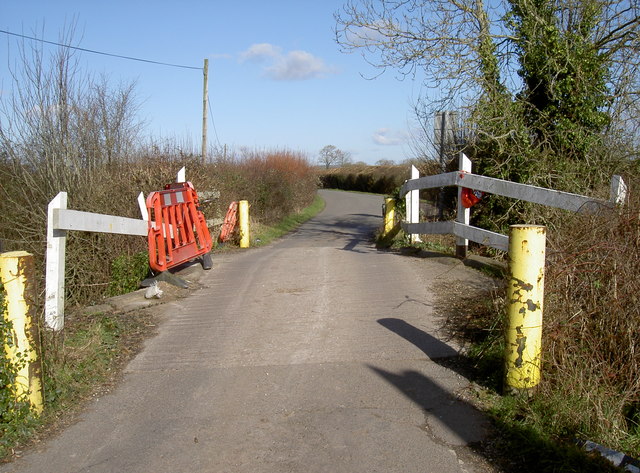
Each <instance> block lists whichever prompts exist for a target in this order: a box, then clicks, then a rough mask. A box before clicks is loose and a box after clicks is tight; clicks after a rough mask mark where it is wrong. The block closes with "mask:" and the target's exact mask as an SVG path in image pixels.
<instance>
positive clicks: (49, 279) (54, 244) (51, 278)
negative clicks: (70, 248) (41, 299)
mask: <svg viewBox="0 0 640 473" xmlns="http://www.w3.org/2000/svg"><path fill="white" fill-rule="evenodd" d="M66 208H67V193H66V192H60V193H58V195H57V196H55V197H54V198H53V200H52V201H51V202H49V206H48V207H47V259H46V283H45V284H46V289H45V294H46V296H45V306H44V320H45V323H46V325H47V327H48V328H50V329H52V330H55V331H58V330H62V329H63V328H64V271H65V253H66V248H67V232H66V230H54V223H53V222H54V216H53V214H54V209H66Z"/></svg>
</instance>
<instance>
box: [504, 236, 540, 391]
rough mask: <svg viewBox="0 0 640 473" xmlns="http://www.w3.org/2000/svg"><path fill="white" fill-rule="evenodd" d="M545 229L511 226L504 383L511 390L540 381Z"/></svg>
mask: <svg viewBox="0 0 640 473" xmlns="http://www.w3.org/2000/svg"><path fill="white" fill-rule="evenodd" d="M545 237H546V229H545V228H544V227H540V226H528V225H514V226H512V227H511V235H510V238H509V262H510V263H509V267H510V282H509V284H508V285H507V301H508V307H507V315H508V319H509V324H508V327H507V330H506V353H505V364H506V384H507V386H508V387H509V388H511V389H515V390H525V389H530V388H533V387H535V386H536V385H537V384H538V383H539V382H540V364H541V345H542V303H543V298H544V261H545Z"/></svg>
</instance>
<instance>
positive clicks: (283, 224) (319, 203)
mask: <svg viewBox="0 0 640 473" xmlns="http://www.w3.org/2000/svg"><path fill="white" fill-rule="evenodd" d="M324 206H325V203H324V200H323V199H322V197H320V196H319V195H316V197H315V199H314V200H313V202H312V203H311V205H309V206H308V207H306V208H305V209H303V210H302V211H301V212H299V213H296V214H293V215H289V216H287V217H285V218H283V219H282V220H281V221H280V222H278V223H277V224H275V225H263V224H253V227H254V229H253V231H252V236H251V245H252V246H265V245H268V244H269V243H271V242H272V241H273V240H275V239H277V238H280V237H281V236H283V235H286V234H287V233H289V232H290V231H292V230H295V229H296V228H298V227H299V226H300V225H302V224H303V223H304V222H306V221H307V220H310V219H311V218H313V217H315V216H316V215H318V214H319V213H320V212H321V211H322V210H323V209H324Z"/></svg>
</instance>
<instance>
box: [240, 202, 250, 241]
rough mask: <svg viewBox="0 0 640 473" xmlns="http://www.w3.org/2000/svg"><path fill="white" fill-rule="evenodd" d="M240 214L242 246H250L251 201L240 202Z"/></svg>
mask: <svg viewBox="0 0 640 473" xmlns="http://www.w3.org/2000/svg"><path fill="white" fill-rule="evenodd" d="M238 214H239V217H240V248H249V202H248V201H246V200H241V201H240V202H238Z"/></svg>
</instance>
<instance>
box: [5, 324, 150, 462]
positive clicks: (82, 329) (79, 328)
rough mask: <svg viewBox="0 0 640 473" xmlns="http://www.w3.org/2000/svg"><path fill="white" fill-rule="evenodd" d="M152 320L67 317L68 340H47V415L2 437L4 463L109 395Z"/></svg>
mask: <svg viewBox="0 0 640 473" xmlns="http://www.w3.org/2000/svg"><path fill="white" fill-rule="evenodd" d="M149 320H150V316H148V315H142V314H131V313H129V314H127V316H126V317H122V316H119V315H111V314H109V315H106V314H103V315H92V316H80V315H78V316H75V317H69V319H68V321H67V324H66V326H65V332H64V336H58V337H47V338H46V339H45V344H44V346H43V357H42V361H43V368H44V369H43V371H44V395H45V403H44V412H43V414H42V416H41V417H40V418H39V419H33V418H30V419H28V421H25V422H22V423H21V425H20V426H19V428H15V429H13V430H11V431H10V432H4V434H5V435H0V461H2V460H3V459H4V460H7V459H9V458H10V457H11V455H12V454H13V452H14V451H15V450H19V449H22V448H23V447H24V446H28V445H29V443H30V442H31V441H32V440H33V439H35V438H39V437H45V436H47V435H48V434H49V433H51V432H55V431H57V430H59V429H60V428H61V426H64V425H66V424H68V423H69V420H70V419H72V418H73V416H74V414H75V413H76V412H78V411H79V409H80V408H81V407H82V405H83V404H84V402H85V401H86V400H88V399H90V398H91V397H92V396H93V395H94V394H97V393H102V392H105V391H106V390H108V389H109V387H110V386H111V385H112V384H113V383H114V382H115V380H116V379H117V377H118V376H119V373H120V371H121V370H120V368H121V367H122V366H124V364H125V363H126V362H127V361H128V360H129V359H131V358H132V356H133V355H134V354H135V353H137V350H138V348H139V347H140V346H141V341H142V339H143V338H144V337H145V336H146V334H148V331H149Z"/></svg>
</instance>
